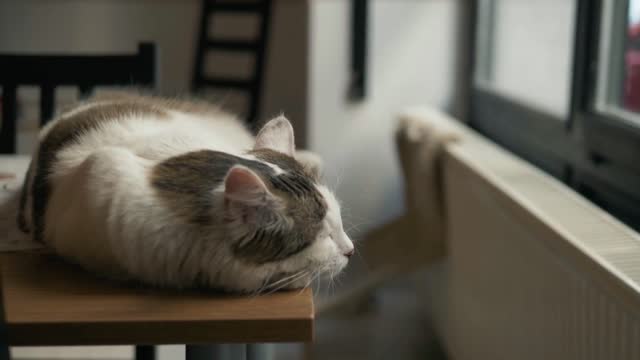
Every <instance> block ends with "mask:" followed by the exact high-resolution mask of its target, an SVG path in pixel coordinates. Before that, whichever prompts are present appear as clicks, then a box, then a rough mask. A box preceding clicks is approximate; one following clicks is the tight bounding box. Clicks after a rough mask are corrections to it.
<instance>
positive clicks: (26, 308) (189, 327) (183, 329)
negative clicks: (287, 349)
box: [0, 157, 314, 345]
mask: <svg viewBox="0 0 640 360" xmlns="http://www.w3.org/2000/svg"><path fill="white" fill-rule="evenodd" d="M18 163H20V166H21V167H22V165H23V164H24V159H21V160H20V161H18ZM3 164H4V165H7V164H9V162H8V161H7V159H6V158H5V157H0V172H2V171H3V168H7V167H6V166H5V167H3ZM11 165H14V164H11ZM11 170H14V169H11ZM21 175H22V174H19V176H20V177H21ZM0 208H1V206H0ZM0 215H1V214H0ZM1 236H2V234H0V237H1ZM0 240H1V239H0ZM0 264H1V267H2V268H1V273H0V280H1V281H2V305H3V307H4V312H5V320H6V326H7V330H8V337H9V339H8V342H9V344H11V345H116V344H210V343H259V342H305V341H311V340H312V338H313V319H314V311H313V296H312V292H311V290H310V289H305V290H297V291H287V292H284V291H282V292H277V293H273V294H268V295H260V296H239V295H228V294H221V293H213V292H206V291H193V290H184V291H178V290H159V289H151V288H147V287H144V286H140V285H134V284H123V283H117V282H114V281H109V280H105V279H100V278H98V277H96V276H94V275H93V274H90V273H88V272H86V271H84V270H82V269H80V268H79V267H77V266H74V265H71V264H68V263H66V262H64V261H62V260H60V259H59V258H57V257H55V256H53V255H51V254H48V253H47V252H46V251H43V250H27V251H10V252H7V251H5V252H1V251H0Z"/></svg>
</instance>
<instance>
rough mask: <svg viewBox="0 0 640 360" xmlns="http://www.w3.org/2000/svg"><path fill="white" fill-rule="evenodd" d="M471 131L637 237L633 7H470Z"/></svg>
mask: <svg viewBox="0 0 640 360" xmlns="http://www.w3.org/2000/svg"><path fill="white" fill-rule="evenodd" d="M475 24H476V29H475V31H474V34H473V38H474V39H475V44H474V49H475V61H474V62H475V64H474V76H473V82H472V83H473V85H472V89H471V99H470V103H471V111H470V119H469V123H470V124H471V126H472V127H474V128H476V129H477V130H478V131H480V132H481V133H483V134H485V135H487V136H488V137H490V138H492V139H493V140H494V141H496V142H498V143H500V144H501V145H503V146H504V147H506V148H508V149H510V150H511V151H513V152H514V153H516V154H518V155H520V156H521V157H523V158H525V159H527V160H529V161H531V162H532V163H534V164H535V165H537V166H538V167H540V168H541V169H543V170H544V171H547V172H548V173H550V174H551V175H553V176H555V177H557V178H558V179H560V180H562V181H564V182H565V183H566V184H567V185H569V186H572V187H573V188H574V189H576V190H577V191H578V192H580V193H582V194H583V195H585V196H586V197H587V198H589V199H591V200H592V201H594V202H595V203H597V204H598V205H600V206H601V207H603V208H604V209H605V210H607V211H609V212H610V213H612V214H614V215H615V216H617V217H619V218H620V219H621V220H623V221H625V222H627V223H628V224H629V225H631V226H633V227H635V228H636V229H640V0H537V1H535V2H534V1H522V0H476V2H475Z"/></svg>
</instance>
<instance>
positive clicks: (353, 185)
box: [308, 0, 461, 234]
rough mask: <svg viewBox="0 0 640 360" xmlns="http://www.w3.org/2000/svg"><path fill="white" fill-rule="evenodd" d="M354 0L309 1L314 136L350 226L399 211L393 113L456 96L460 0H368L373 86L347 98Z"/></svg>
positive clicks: (446, 101)
mask: <svg viewBox="0 0 640 360" xmlns="http://www.w3.org/2000/svg"><path fill="white" fill-rule="evenodd" d="M350 3H351V2H350V1H344V0H317V1H312V2H311V8H310V13H311V30H310V31H311V34H310V36H311V41H310V48H311V49H310V80H309V86H310V89H309V97H310V100H309V125H308V126H309V140H310V142H309V143H310V146H311V148H312V149H313V150H315V151H317V152H319V153H320V154H321V155H322V156H323V157H324V160H325V163H326V169H325V172H326V175H327V178H328V179H329V182H330V183H333V184H335V185H336V187H337V194H338V196H339V198H340V199H341V200H342V202H343V206H344V208H346V209H345V212H346V214H345V218H346V223H347V226H349V224H351V225H360V226H359V227H358V229H354V230H357V231H352V233H354V232H355V233H356V234H357V233H359V232H361V231H363V230H366V229H367V228H370V227H371V226H374V225H377V224H380V223H382V222H384V221H385V220H387V219H390V218H392V217H394V216H395V215H397V214H399V213H401V212H402V207H403V199H402V197H403V195H402V194H403V193H402V185H401V178H400V173H399V168H398V162H397V161H396V156H395V145H394V142H393V129H394V123H395V115H396V114H397V113H398V112H399V111H401V110H402V109H404V108H405V107H407V106H413V105H418V104H431V105H435V106H437V107H440V108H447V107H449V104H451V103H453V101H454V96H455V95H456V89H455V83H456V78H455V77H456V64H457V60H456V59H455V56H456V50H457V44H456V42H457V36H458V34H457V31H458V23H457V21H458V14H459V10H460V8H459V7H460V6H461V5H460V4H459V3H458V2H457V1H455V0H422V1H416V0H371V4H370V17H369V19H370V22H369V34H370V37H369V39H370V40H369V41H370V42H369V55H368V64H369V73H368V76H369V79H368V81H369V89H368V96H367V98H366V100H365V101H364V102H363V103H358V104H353V103H348V102H347V99H346V93H347V84H348V82H347V81H348V78H349V77H348V69H349V61H350V60H349V59H350V58H349V54H350V52H349V48H350V43H349V41H350V40H349V34H350V27H349V26H350V19H351V18H350Z"/></svg>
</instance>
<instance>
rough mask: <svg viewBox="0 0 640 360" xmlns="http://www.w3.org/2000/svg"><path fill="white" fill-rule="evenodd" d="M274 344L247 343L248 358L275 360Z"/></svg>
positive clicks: (252, 359)
mask: <svg viewBox="0 0 640 360" xmlns="http://www.w3.org/2000/svg"><path fill="white" fill-rule="evenodd" d="M274 350H275V348H274V346H273V344H247V360H273V358H274Z"/></svg>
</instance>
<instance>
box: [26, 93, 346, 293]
mask: <svg viewBox="0 0 640 360" xmlns="http://www.w3.org/2000/svg"><path fill="white" fill-rule="evenodd" d="M38 140H39V143H38V147H37V150H36V152H35V154H34V156H33V158H32V161H31V164H30V167H29V170H28V171H27V175H26V178H25V181H24V185H23V189H22V193H21V197H20V209H19V212H18V218H17V223H18V226H19V228H20V229H21V230H22V231H24V232H26V233H29V236H32V237H33V239H35V240H37V241H40V242H42V243H44V244H45V245H46V246H47V247H49V248H50V249H52V250H53V251H54V252H55V253H57V254H58V255H60V256H62V257H63V258H66V259H67V260H70V261H71V262H74V263H77V264H79V265H81V266H82V267H84V268H86V269H88V270H91V271H94V272H97V273H99V274H102V275H105V276H109V277H113V278H118V279H131V280H136V281H140V282H142V283H145V284H148V285H152V286H159V287H173V288H191V287H207V288H215V289H222V290H226V291H232V292H240V293H257V292H266V291H275V290H276V289H280V288H286V289H291V288H300V287H305V286H308V285H309V284H310V283H311V281H312V280H313V279H314V278H315V277H317V276H322V275H325V276H335V275H337V274H338V273H340V272H341V271H342V270H343V269H344V268H345V266H346V265H347V263H348V260H349V257H350V256H351V255H352V254H353V253H354V246H353V243H352V241H351V239H350V238H349V236H348V235H347V234H346V233H345V231H344V230H343V226H342V220H341V215H340V205H339V203H338V201H337V200H336V198H335V196H334V195H333V193H332V192H331V191H330V190H329V189H328V188H327V187H326V186H324V185H322V183H321V181H320V176H319V161H318V159H317V157H316V156H314V155H313V154H309V153H298V152H296V150H295V145H294V134H293V128H292V126H291V124H290V122H289V121H288V120H287V119H286V118H285V117H284V116H278V117H276V118H274V119H272V120H270V121H269V122H267V123H266V125H264V126H263V127H262V128H261V130H260V131H259V132H258V134H257V135H256V136H255V137H253V136H252V135H251V133H250V132H249V131H248V130H247V129H246V128H245V126H243V125H242V123H241V122H240V121H239V120H238V119H237V118H236V117H234V116H233V115H231V114H229V113H226V112H223V111H222V110H220V109H218V108H216V107H214V106H211V105H209V104H206V103H201V102H197V101H193V100H175V99H162V98H159V97H152V96H146V95H140V94H123V93H118V94H109V95H104V96H101V97H96V98H93V99H91V100H89V101H87V102H85V103H82V104H81V105H79V106H77V107H75V108H73V109H71V110H68V111H65V112H63V113H62V114H60V115H59V116H58V117H57V118H55V119H54V120H52V121H51V122H50V123H49V124H47V125H46V126H45V127H43V129H42V130H41V132H40V134H39V139H38Z"/></svg>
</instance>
